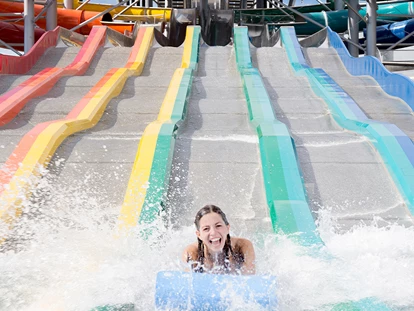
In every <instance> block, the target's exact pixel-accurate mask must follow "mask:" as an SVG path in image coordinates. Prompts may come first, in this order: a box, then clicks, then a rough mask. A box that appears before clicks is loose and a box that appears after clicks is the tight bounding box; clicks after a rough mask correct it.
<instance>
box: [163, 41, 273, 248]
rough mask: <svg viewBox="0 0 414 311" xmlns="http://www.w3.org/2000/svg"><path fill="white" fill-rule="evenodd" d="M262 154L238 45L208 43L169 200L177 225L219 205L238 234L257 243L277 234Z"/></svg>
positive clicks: (203, 50) (186, 223)
mask: <svg viewBox="0 0 414 311" xmlns="http://www.w3.org/2000/svg"><path fill="white" fill-rule="evenodd" d="M259 154H260V152H259V140H258V137H257V135H256V133H255V131H254V129H253V128H252V127H251V126H250V124H249V117H248V106H247V102H246V99H245V96H244V92H243V85H242V83H241V80H240V77H239V73H238V71H237V65H236V59H235V50H234V47H232V46H225V47H208V46H205V45H202V46H201V47H200V56H199V67H198V71H197V73H196V75H195V77H194V83H193V88H192V92H191V97H190V99H189V103H188V115H187V118H186V120H185V123H184V124H183V125H182V127H181V128H180V130H179V132H178V133H177V140H176V148H175V150H174V157H173V162H172V171H171V178H170V183H169V191H168V199H167V202H168V204H167V210H168V211H169V213H170V217H171V223H172V225H173V226H175V227H176V228H181V227H183V226H184V227H188V226H192V225H193V222H194V216H195V214H196V212H197V211H198V210H199V209H200V208H201V207H203V206H204V205H206V204H214V205H217V206H219V207H221V208H222V209H223V210H224V211H225V212H226V213H227V215H228V217H229V221H230V223H231V225H232V234H235V235H236V236H238V235H242V236H245V237H247V238H251V239H253V240H256V239H257V236H260V233H262V234H263V233H269V232H271V231H272V227H271V225H270V223H269V221H268V211H267V209H266V205H267V204H266V197H265V191H264V183H263V179H262V167H261V163H260V157H259Z"/></svg>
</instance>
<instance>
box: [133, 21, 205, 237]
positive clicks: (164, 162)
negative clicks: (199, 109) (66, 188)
mask: <svg viewBox="0 0 414 311" xmlns="http://www.w3.org/2000/svg"><path fill="white" fill-rule="evenodd" d="M192 27H193V28H194V31H193V36H192V38H191V54H190V61H189V65H188V66H189V67H188V68H185V69H184V73H183V76H182V78H181V81H180V85H179V89H178V93H177V96H176V98H175V102H174V106H173V110H172V113H171V116H170V119H169V120H168V121H165V122H164V123H163V124H162V126H161V129H160V131H159V134H158V139H157V144H156V147H155V152H154V159H153V164H152V167H151V173H150V177H149V184H150V185H151V187H149V188H148V190H147V195H146V197H145V202H144V205H143V208H142V211H141V214H140V218H139V223H140V224H143V223H144V224H151V223H152V222H153V221H154V220H155V219H156V218H157V217H158V215H159V212H160V208H162V204H163V201H164V196H165V194H166V190H167V189H168V182H169V176H170V172H171V163H172V156H173V153H174V146H175V133H176V131H177V130H178V128H179V126H180V124H181V123H182V121H183V120H184V119H185V117H186V115H187V105H188V100H189V96H190V93H191V87H192V81H193V76H194V71H195V70H196V69H197V65H198V52H199V45H200V31H201V28H200V26H192ZM149 232H151V231H150V230H149Z"/></svg>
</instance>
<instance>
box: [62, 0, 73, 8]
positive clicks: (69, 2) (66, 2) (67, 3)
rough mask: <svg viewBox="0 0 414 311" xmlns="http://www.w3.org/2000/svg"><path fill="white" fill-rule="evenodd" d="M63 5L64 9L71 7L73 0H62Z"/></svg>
mask: <svg viewBox="0 0 414 311" xmlns="http://www.w3.org/2000/svg"><path fill="white" fill-rule="evenodd" d="M63 5H64V6H65V8H66V9H71V10H72V9H73V0H63Z"/></svg>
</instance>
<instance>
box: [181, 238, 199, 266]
mask: <svg viewBox="0 0 414 311" xmlns="http://www.w3.org/2000/svg"><path fill="white" fill-rule="evenodd" d="M181 260H182V261H183V263H185V269H184V271H186V272H190V271H191V269H190V265H189V263H190V262H192V261H196V260H197V247H196V246H194V244H190V245H188V246H187V247H186V248H185V249H184V251H183V253H182V255H181Z"/></svg>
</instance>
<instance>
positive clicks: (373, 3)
mask: <svg viewBox="0 0 414 311" xmlns="http://www.w3.org/2000/svg"><path fill="white" fill-rule="evenodd" d="M376 28H377V0H367V55H371V56H375V51H376V47H377V46H376V45H377V29H376Z"/></svg>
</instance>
